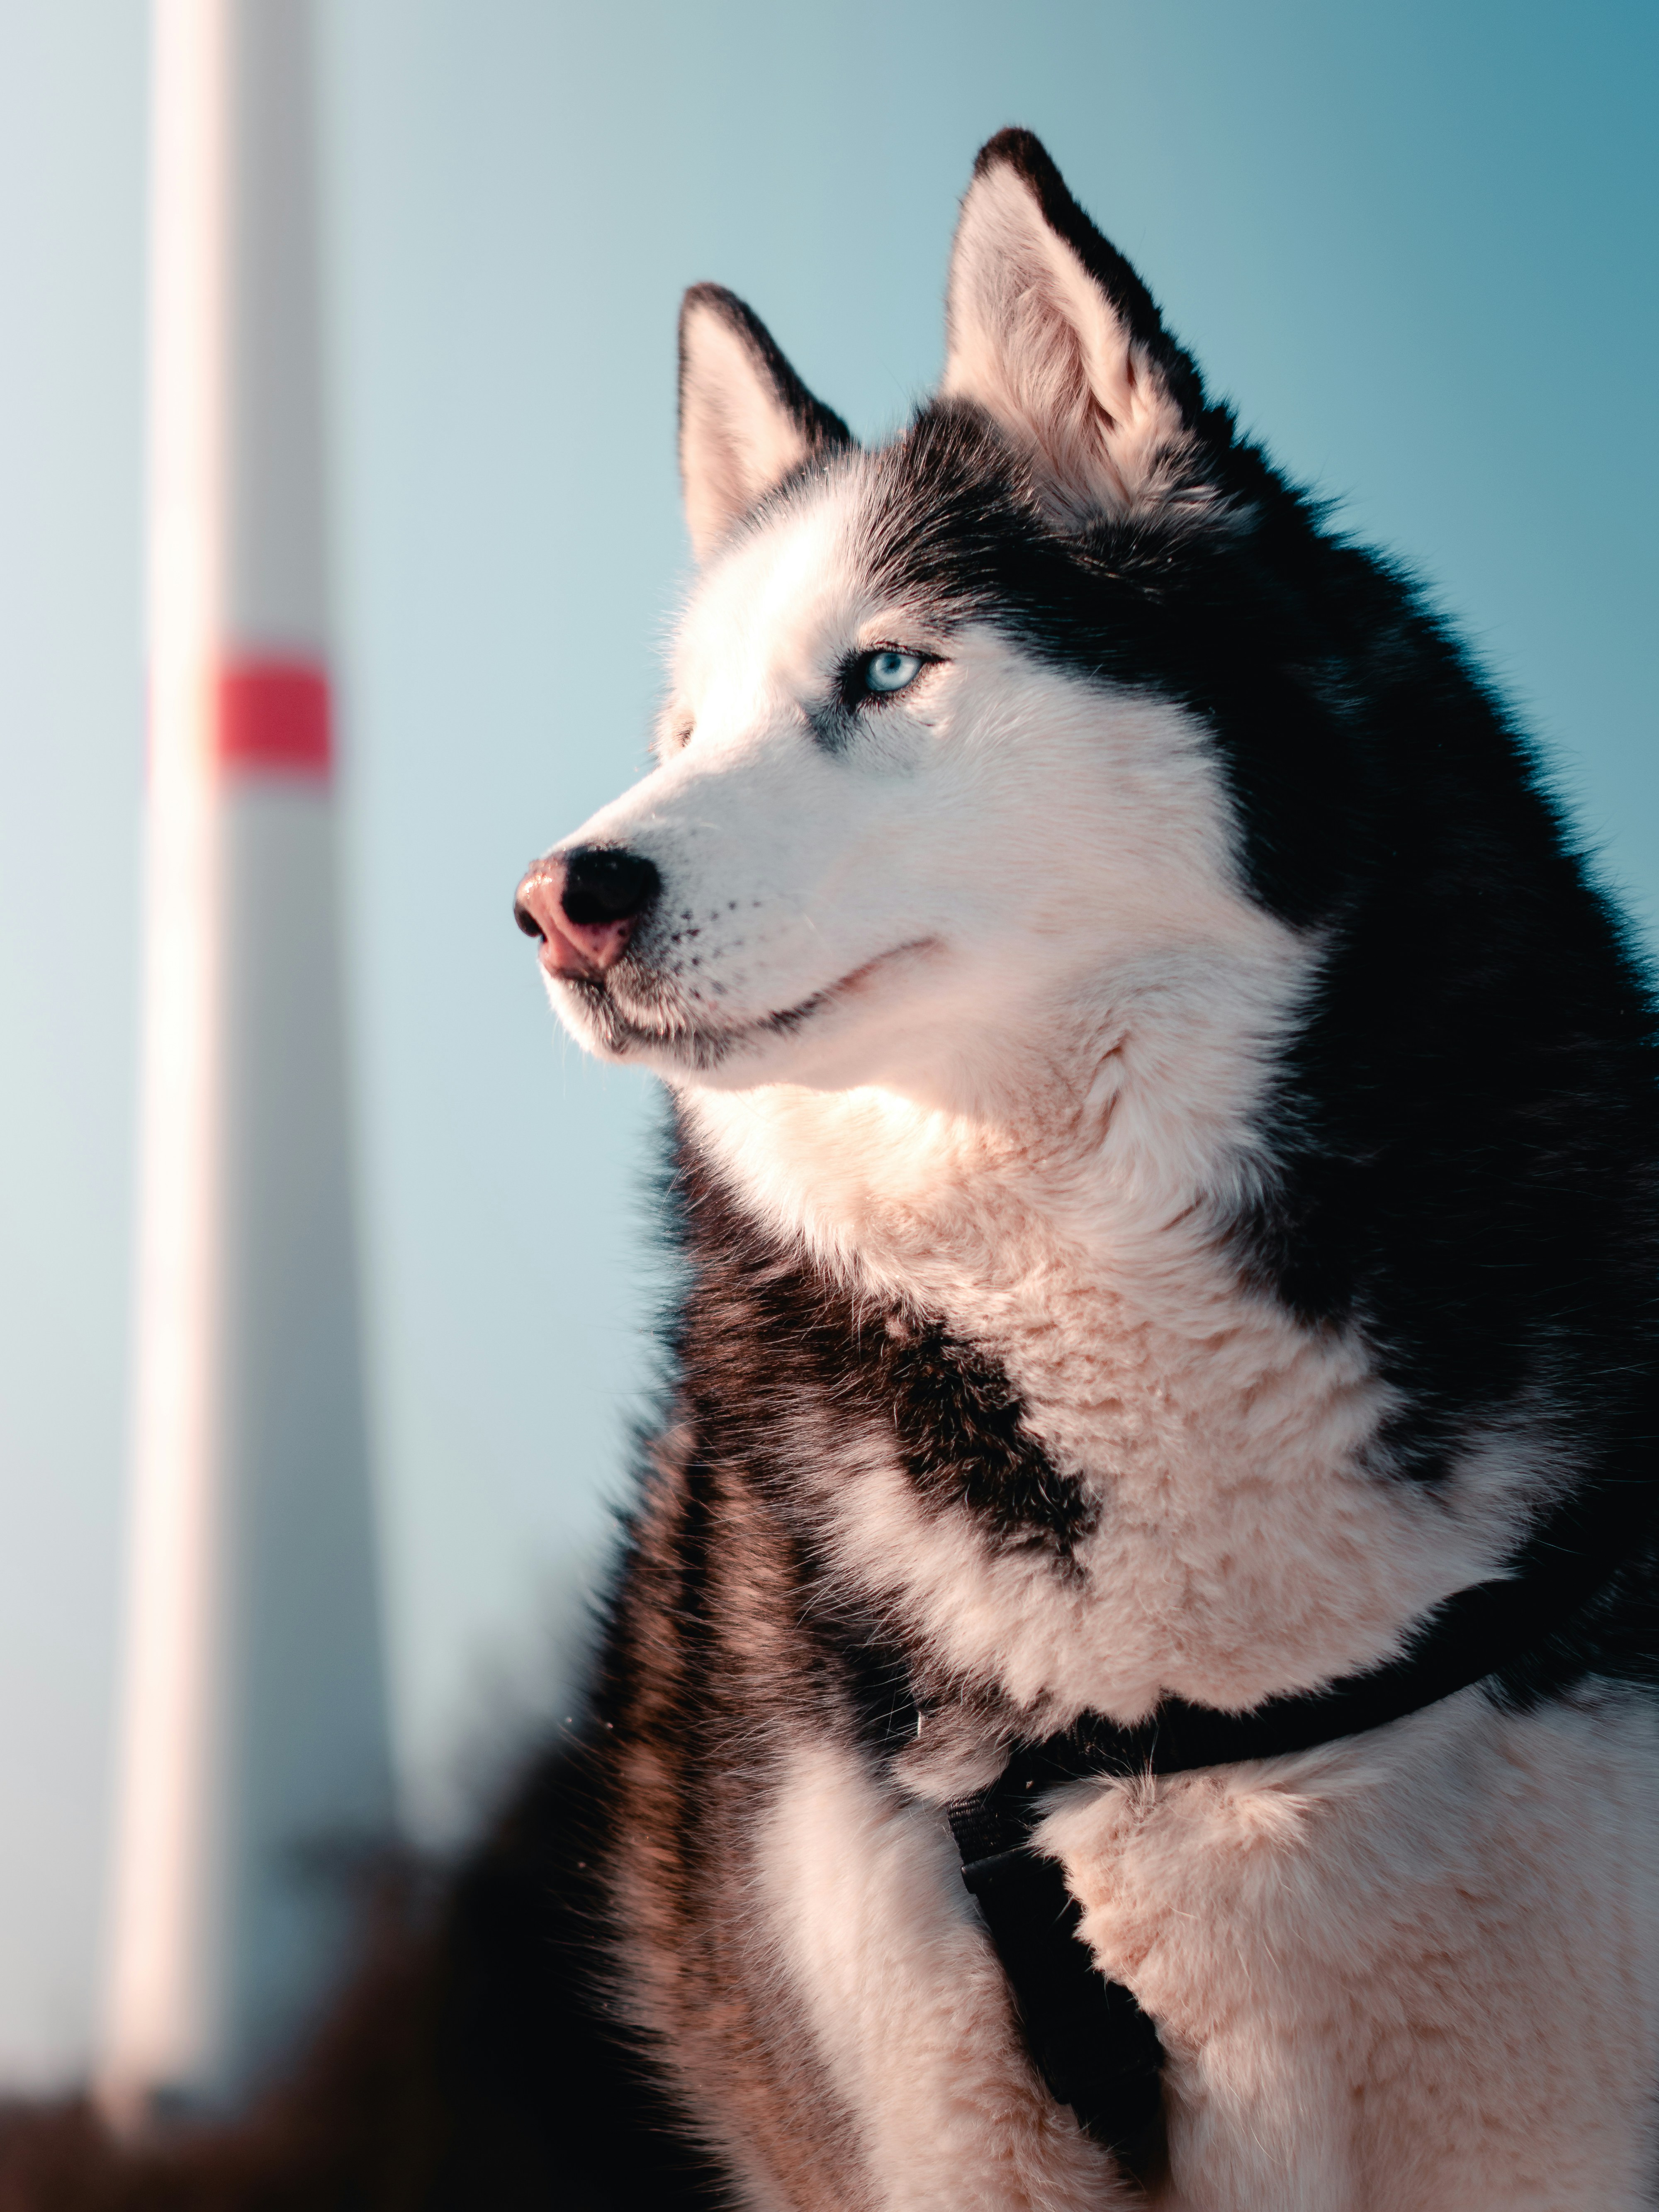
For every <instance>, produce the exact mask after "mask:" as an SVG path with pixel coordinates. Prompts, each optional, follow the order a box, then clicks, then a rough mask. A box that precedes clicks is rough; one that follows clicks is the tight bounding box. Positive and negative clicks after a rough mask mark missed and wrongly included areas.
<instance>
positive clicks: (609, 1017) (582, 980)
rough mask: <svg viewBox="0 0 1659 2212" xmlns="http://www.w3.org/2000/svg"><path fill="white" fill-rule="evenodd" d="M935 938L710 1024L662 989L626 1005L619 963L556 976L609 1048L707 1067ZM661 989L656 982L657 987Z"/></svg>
mask: <svg viewBox="0 0 1659 2212" xmlns="http://www.w3.org/2000/svg"><path fill="white" fill-rule="evenodd" d="M938 943H939V939H937V938H935V937H916V938H911V939H908V940H907V941H906V942H905V943H904V944H902V945H892V946H890V947H889V949H888V950H887V951H885V952H878V953H877V954H876V956H875V957H874V958H873V959H872V960H866V961H865V962H864V963H862V964H861V965H860V966H859V967H857V968H854V969H852V970H851V972H850V973H849V974H848V975H843V976H842V977H841V978H840V980H839V981H836V982H834V983H829V984H826V985H825V986H824V987H823V989H822V990H820V991H814V992H813V993H812V994H811V996H810V997H808V998H805V999H802V1000H799V1001H798V1002H797V1003H796V1004H795V1005H793V1006H784V1007H781V1008H780V1009H778V1010H777V1011H776V1012H773V1013H769V1014H759V1015H757V1016H756V1017H755V1018H754V1019H753V1020H751V1021H746V1022H732V1023H724V1024H722V1023H713V1022H704V1021H700V1020H698V1019H697V1018H696V1017H695V1016H693V1015H692V1014H690V1012H687V1011H685V1010H684V1002H683V1001H681V1000H678V998H672V999H671V998H669V997H668V996H667V995H666V994H665V993H664V994H663V995H660V996H659V998H658V1000H657V1004H656V1006H654V1007H653V1008H652V1009H651V1011H650V1012H648V1013H647V1012H644V1011H642V1010H639V1009H636V1008H633V1007H629V1006H625V1005H624V1004H623V1002H622V1000H621V997H620V995H619V990H618V986H619V985H620V986H623V987H626V985H627V983H628V982H629V980H630V979H629V976H628V975H627V974H626V963H624V965H623V967H622V968H619V969H617V970H615V971H613V972H612V973H611V975H561V976H560V977H559V979H558V980H559V981H560V982H561V983H562V984H563V985H564V986H565V987H567V988H568V989H569V990H571V991H573V992H574V994H576V996H577V997H578V999H579V1000H580V1001H581V1003H582V1004H583V1005H584V1006H585V1007H586V1012H587V1014H588V1017H589V1018H590V1019H591V1020H592V1022H593V1023H594V1024H596V1026H597V1027H598V1028H599V1030H600V1032H601V1035H602V1036H603V1040H604V1042H605V1046H606V1048H607V1049H609V1050H610V1051H611V1052H612V1053H616V1054H625V1053H627V1052H629V1051H630V1050H639V1049H641V1048H645V1049H654V1050H657V1051H662V1050H664V1049H666V1050H668V1051H669V1052H671V1053H673V1054H675V1055H676V1057H677V1058H681V1059H684V1060H686V1061H687V1062H688V1064H689V1065H690V1066H693V1067H697V1068H709V1067H714V1066H718V1065H719V1063H720V1061H722V1060H726V1059H729V1058H730V1057H731V1055H732V1054H733V1053H734V1052H738V1051H741V1050H742V1049H743V1048H744V1046H745V1045H749V1044H753V1043H756V1042H759V1041H760V1040H761V1039H763V1038H764V1037H769V1036H787V1035H788V1034H789V1033H790V1032H792V1031H793V1030H798V1029H799V1028H800V1026H801V1025H802V1024H803V1023H805V1022H808V1021H811V1019H812V1018H813V1017H814V1016H815V1015H817V1014H820V1013H823V1012H826V1011H827V1010H828V1009H829V1007H830V1006H839V1005H840V1004H842V1002H843V1001H844V1000H847V999H849V998H851V997H854V995H855V994H857V993H858V992H859V991H860V990H861V989H862V988H863V987H864V986H865V985H866V983H867V982H868V981H870V979H871V978H872V976H873V975H877V974H878V972H880V971H881V970H883V969H886V968H889V967H890V966H891V965H892V964H893V963H894V962H895V961H898V960H902V959H906V958H908V957H909V956H910V955H912V954H913V953H919V952H929V951H933V950H934V948H935V947H936V946H937V945H938ZM659 988H660V987H659Z"/></svg>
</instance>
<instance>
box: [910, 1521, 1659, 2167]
mask: <svg viewBox="0 0 1659 2212" xmlns="http://www.w3.org/2000/svg"><path fill="white" fill-rule="evenodd" d="M1653 1501H1654V1491H1653V1487H1652V1486H1651V1485H1650V1484H1649V1483H1647V1482H1645V1481H1643V1482H1619V1481H1616V1480H1609V1481H1607V1482H1603V1483H1601V1484H1598V1485H1596V1486H1594V1487H1593V1488H1591V1489H1590V1490H1589V1491H1588V1492H1581V1493H1579V1494H1578V1495H1577V1496H1575V1497H1573V1498H1569V1499H1567V1500H1566V1501H1565V1504H1562V1505H1560V1506H1559V1507H1558V1508H1557V1509H1556V1510H1555V1511H1554V1512H1553V1513H1552V1514H1551V1515H1550V1516H1548V1518H1547V1520H1546V1521H1545V1522H1543V1523H1542V1525H1541V1527H1540V1528H1538V1529H1537V1530H1536V1531H1535V1532H1534V1534H1533V1536H1532V1537H1531V1538H1530V1540H1529V1541H1528V1543H1527V1544H1526V1546H1525V1547H1524V1548H1523V1549H1522V1552H1521V1553H1520V1554H1519V1556H1518V1558H1517V1559H1516V1561H1515V1562H1514V1568H1513V1571H1512V1573H1511V1574H1510V1575H1509V1576H1507V1577H1505V1578H1504V1580H1503V1581H1501V1582H1489V1583H1477V1584H1475V1585H1474V1587H1472V1588H1471V1589H1466V1590H1462V1591H1460V1592H1459V1593H1458V1594H1457V1595H1456V1596H1455V1597H1452V1598H1449V1599H1448V1600H1447V1601H1446V1602H1445V1604H1443V1606H1441V1607H1439V1608H1438V1609H1437V1611H1436V1612H1435V1613H1431V1615H1430V1616H1429V1617H1428V1618H1427V1620H1425V1622H1424V1624H1423V1626H1421V1628H1420V1629H1419V1632H1418V1633H1417V1635H1416V1636H1415V1637H1414V1638H1413V1641H1412V1643H1411V1644H1410V1646H1409V1647H1408V1649H1407V1650H1406V1651H1405V1652H1403V1653H1402V1654H1401V1656H1400V1657H1399V1658H1398V1659H1396V1660H1394V1661H1391V1662H1389V1664H1387V1665H1386V1666H1382V1667H1376V1668H1370V1670H1368V1671H1367V1672H1366V1673H1364V1674H1351V1675H1348V1676H1346V1678H1345V1679H1344V1680H1341V1681H1339V1682H1334V1683H1332V1684H1330V1685H1329V1686H1328V1687H1327V1688H1325V1689H1322V1690H1314V1691H1309V1692H1304V1693H1303V1694H1301V1695H1298V1696H1292V1697H1281V1698H1270V1699H1267V1702H1266V1703H1265V1704H1263V1705H1258V1706H1256V1707H1255V1709H1254V1711H1250V1712H1247V1713H1226V1712H1220V1711H1215V1710H1212V1708H1210V1707H1207V1706H1203V1705H1188V1704H1187V1703H1186V1702H1185V1700H1184V1699H1180V1698H1170V1699H1165V1700H1164V1703H1163V1704H1162V1705H1160V1706H1159V1707H1158V1711H1156V1712H1155V1713H1154V1714H1153V1715H1152V1717H1150V1718H1149V1719H1147V1720H1146V1721H1143V1722H1140V1723H1138V1724H1137V1725H1136V1726H1134V1727H1133V1728H1124V1727H1121V1726H1120V1725H1119V1724H1118V1723H1115V1722H1114V1721H1110V1720H1108V1719H1106V1718H1104V1717H1101V1716H1098V1715H1089V1716H1087V1717H1085V1718H1084V1719H1083V1720H1081V1721H1079V1723H1077V1724H1076V1725H1075V1726H1074V1727H1073V1728H1071V1729H1067V1730H1066V1732H1065V1734H1064V1735H1054V1736H1050V1737H1048V1739H1047V1740H1046V1741H1042V1742H1040V1743H1035V1744H1029V1745H1026V1746H1024V1747H1022V1748H1021V1749H1019V1750H1017V1751H1016V1752H1015V1753H1014V1754H1013V1756H1012V1758H1011V1759H1009V1761H1008V1763H1007V1765H1006V1766H1005V1767H1004V1768H1003V1770H1002V1772H1001V1773H1000V1775H999V1776H998V1777H997V1779H996V1780H995V1781H994V1783H993V1784H991V1786H990V1788H989V1789H988V1790H981V1792H980V1793H979V1795H978V1796H975V1797H970V1798H969V1799H967V1800H965V1801H964V1802H963V1803H961V1804H959V1805H957V1806H955V1807H953V1808H951V1816H950V1817H951V1830H952V1832H953V1833H954V1835H955V1837H956V1840H957V1849H958V1850H959V1851H960V1852H961V1855H962V1878H963V1881H964V1882H965V1883H966V1885H967V1887H968V1888H969V1890H970V1891H971V1892H972V1893H973V1895H974V1897H975V1899H976V1900H977V1902H978V1905H979V1909H980V1911H981V1914H982V1915H983V1917H984V1919H985V1923H986V1926H987V1929H988V1930H989V1932H990V1936H991V1940H992V1942H993V1943H994V1945H995V1947H996V1951H997V1955H998V1956H999V1958H1000V1960H1001V1961H1002V1966H1003V1969H1004V1971H1005V1972H1006V1974H1007V1977H1008V1980H1009V1984H1010V1986H1011V1988H1012V1991H1013V1995H1014V2000H1015V2003H1016V2006H1017V2008H1018V2012H1019V2016H1020V2020H1021V2022H1022V2024H1023V2026H1024V2033H1025V2037H1026V2040H1027V2043H1028V2045H1029V2046H1030V2052H1031V2057H1032V2060H1033V2062H1034V2063H1035V2064H1036V2068H1037V2070H1038V2072H1039V2073H1040V2074H1041V2075H1042V2078H1043V2080H1044V2081H1045V2082H1047V2084H1048V2087H1049V2089H1050V2091H1051V2092H1052V2093H1053V2094H1054V2097H1055V2098H1056V2099H1057V2100H1059V2101H1060V2103H1061V2104H1064V2105H1069V2106H1071V2108H1072V2110H1073V2112H1075V2113H1076V2114H1077V2116H1078V2118H1079V2120H1080V2121H1081V2122H1082V2124H1083V2125H1084V2127H1085V2128H1086V2129H1087V2130H1088V2131H1089V2133H1090V2134H1091V2136H1095V2137H1096V2138H1097V2140H1098V2141H1099V2142H1103V2143H1106V2144H1108V2145H1109V2146H1110V2147H1111V2148H1114V2149H1116V2150H1119V2151H1124V2150H1126V2149H1132V2148H1133V2147H1134V2146H1135V2145H1136V2143H1137V2142H1138V2141H1139V2140H1142V2139H1144V2138H1145V2136H1146V2131H1147V2130H1149V2129H1150V2127H1151V2126H1152V2123H1153V2122H1154V2120H1155V2119H1156V2118H1157V2116H1158V2098H1159V2086H1160V2073H1161V2069H1162V2066H1163V2059H1164V2053H1163V2049H1162V2046H1161V2045H1160V2044H1159V2042H1158V2030H1157V2028H1156V2027H1155V2026H1154V2024H1153V2022H1152V2021H1151V2020H1150V2019H1149V2018H1148V2016H1147V2015H1146V2013H1144V2012H1143V2011H1142V2010H1141V2008H1140V2007H1139V2004H1137V2002H1135V1999H1134V1997H1133V1996H1132V1994H1131V1993H1130V1992H1129V1990H1127V1989H1125V1988H1123V1987H1122V1986H1121V1984H1118V1983H1116V1982H1112V1981H1109V1980H1108V1979H1107V1978H1106V1977H1105V1976H1104V1975H1103V1974H1102V1973H1100V1972H1098V1971H1097V1968H1096V1966H1095V1962H1094V1956H1093V1954H1092V1953H1091V1951H1090V1949H1089V1948H1088V1946H1087V1944H1085V1942H1083V1940H1082V1938H1081V1937H1080V1936H1079V1934H1078V1923H1079V1920H1080V1918H1081V1912H1080V1909H1079V1905H1078V1904H1077V1902H1076V1900H1075V1899H1073V1897H1072V1895H1071V1894H1070V1893H1069V1892H1068V1890H1067V1889H1066V1880H1065V1876H1064V1875H1063V1873H1062V1872H1061V1870H1060V1865H1059V1863H1058V1862H1057V1861H1056V1860H1054V1859H1050V1858H1045V1857H1042V1856H1041V1855H1040V1854H1039V1853H1037V1852H1036V1851H1035V1850H1032V1849H1031V1848H1030V1838H1031V1835H1032V1832H1033V1831H1034V1830H1035V1829H1036V1826H1037V1825H1038V1823H1039V1821H1040V1820H1042V1816H1043V1814H1044V1812H1045V1811H1046V1810H1047V1806H1046V1802H1045V1793H1046V1791H1047V1790H1048V1789H1049V1788H1051V1787H1053V1786H1054V1784H1060V1783H1065V1782H1076V1781H1080V1780H1084V1779H1087V1778H1103V1777H1109V1776H1115V1777H1118V1778H1124V1777H1127V1776H1129V1775H1133V1774H1150V1775H1160V1774H1185V1773H1191V1772H1193V1771H1195V1770H1197V1769H1198V1768H1200V1767H1206V1766H1231V1765H1238V1764H1241V1763H1242V1762H1243V1761H1246V1760H1249V1759H1277V1758H1281V1757H1283V1756H1285V1754H1286V1753H1291V1752H1298V1751H1310V1750H1312V1749H1313V1748H1314V1747H1316V1746H1317V1745H1320V1744H1326V1743H1334V1742H1336V1741H1340V1739H1342V1738H1344V1737H1346V1736H1353V1735H1364V1734H1365V1733H1367V1732H1368V1731H1369V1730H1370V1729H1378V1728H1384V1727H1386V1726H1387V1725H1388V1724H1389V1723H1390V1722H1391V1721H1397V1720H1404V1719H1405V1718H1406V1717H1407V1716H1408V1715H1409V1714H1412V1713H1415V1712H1420V1711H1423V1710H1424V1709H1425V1707H1426V1706H1429V1705H1437V1704H1438V1703H1439V1702H1440V1701H1441V1699H1443V1698H1449V1697H1451V1696H1453V1695H1454V1694H1455V1692H1458V1691H1459V1690H1466V1689H1468V1688H1469V1687H1470V1686H1472V1685H1473V1684H1474V1683H1476V1682H1480V1681H1484V1680H1487V1679H1488V1678H1489V1677H1491V1676H1492V1675H1495V1674H1502V1673H1503V1672H1504V1670H1505V1669H1506V1668H1511V1667H1514V1666H1515V1665H1516V1663H1517V1662H1521V1661H1522V1660H1524V1659H1527V1658H1528V1657H1529V1656H1532V1655H1534V1654H1535V1653H1536V1652H1537V1651H1538V1650H1539V1649H1540V1647H1541V1645H1543V1644H1547V1642H1548V1640H1549V1639H1550V1638H1552V1637H1553V1636H1554V1635H1556V1634H1558V1633H1559V1632H1560V1631H1561V1630H1562V1629H1563V1628H1565V1627H1566V1626H1568V1625H1569V1624H1570V1623H1571V1620H1572V1619H1573V1617H1574V1616H1575V1615H1576V1614H1577V1613H1582V1612H1583V1610H1584V1609H1585V1607H1587V1606H1588V1605H1589V1603H1590V1602H1591V1601H1593V1600H1594V1599H1595V1598H1597V1597H1598V1596H1599V1595H1601V1594H1602V1593H1603V1592H1604V1591H1605V1589H1606V1588H1607V1584H1608V1583H1609V1582H1610V1580H1611V1579H1612V1577H1613V1576H1614V1574H1616V1572H1617V1571H1618V1568H1619V1566H1620V1564H1621V1562H1622V1561H1624V1560H1625V1559H1627V1558H1629V1557H1630V1556H1631V1554H1632V1551H1633V1549H1634V1547H1635V1542H1636V1539H1637V1537H1638V1532H1639V1529H1640V1528H1641V1525H1642V1524H1643V1523H1644V1522H1645V1521H1646V1520H1647V1519H1648V1518H1649V1516H1650V1514H1651V1512H1652V1510H1653Z"/></svg>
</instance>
